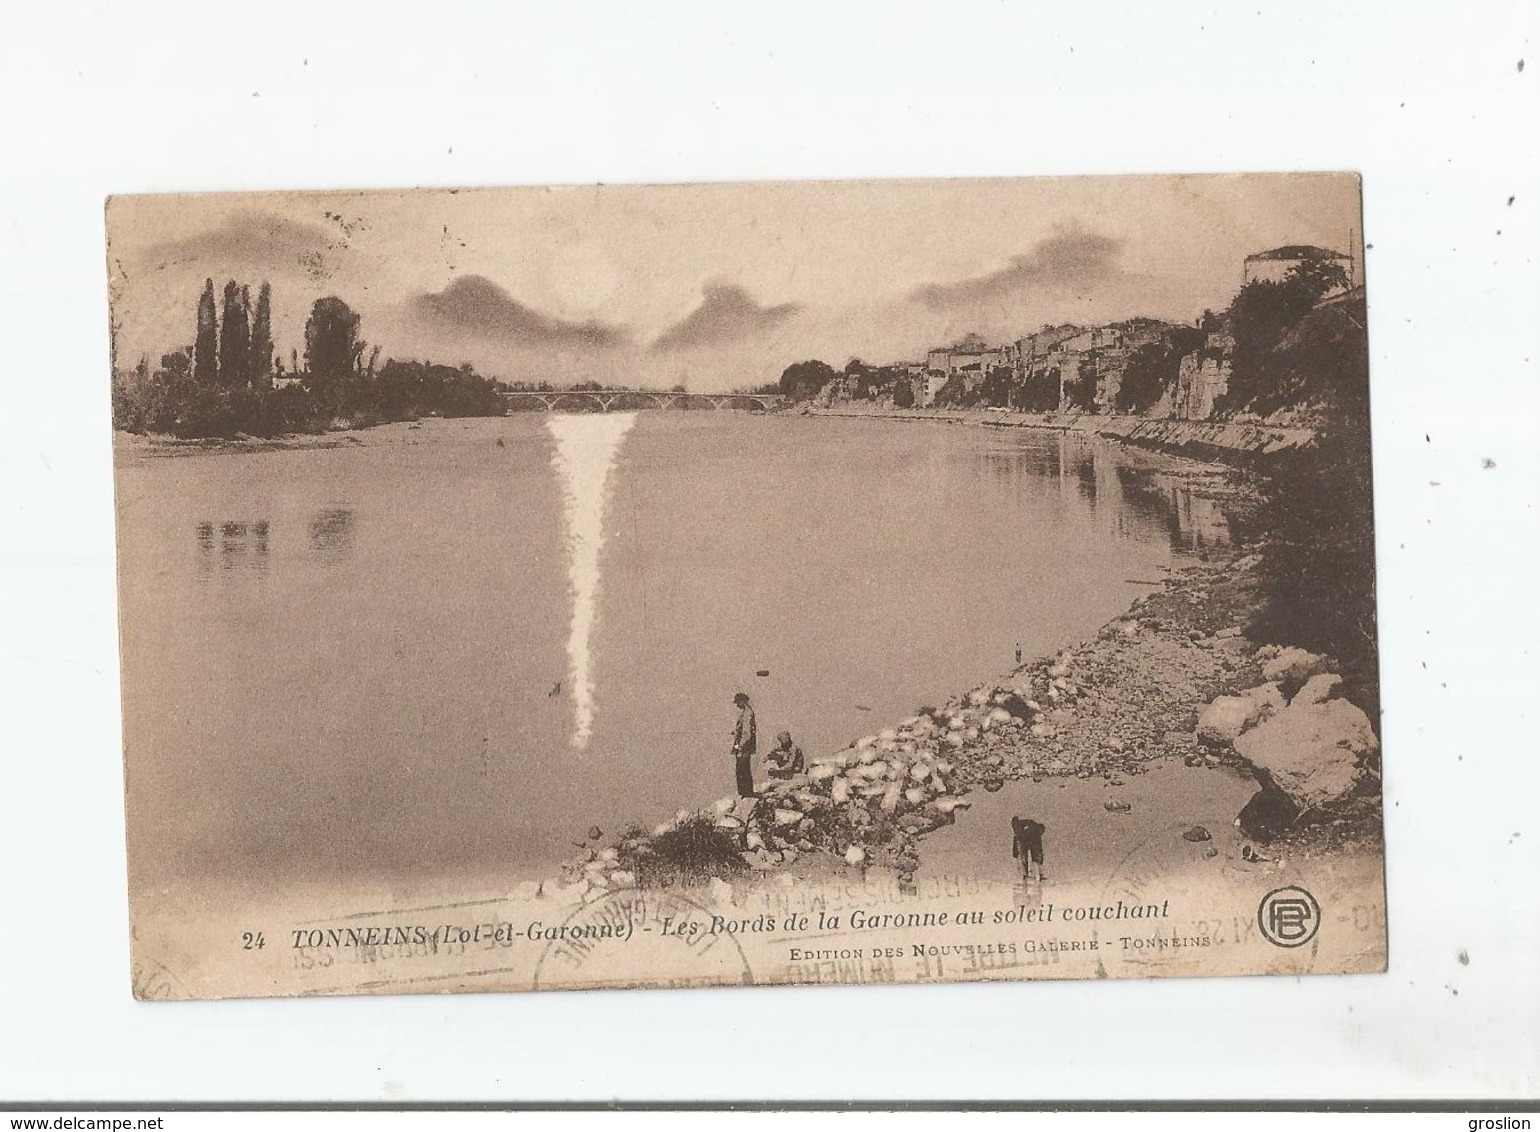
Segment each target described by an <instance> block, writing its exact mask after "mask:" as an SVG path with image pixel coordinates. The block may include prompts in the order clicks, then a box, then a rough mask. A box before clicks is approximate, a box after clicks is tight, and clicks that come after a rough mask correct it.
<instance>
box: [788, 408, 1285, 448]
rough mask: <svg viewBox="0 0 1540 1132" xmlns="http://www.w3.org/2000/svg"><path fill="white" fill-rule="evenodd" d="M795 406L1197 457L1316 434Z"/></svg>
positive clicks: (1121, 419)
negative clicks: (1034, 431) (1080, 439)
mask: <svg viewBox="0 0 1540 1132" xmlns="http://www.w3.org/2000/svg"><path fill="white" fill-rule="evenodd" d="M794 411H796V412H801V413H803V414H805V415H808V416H830V417H867V418H872V417H876V418H881V419H884V420H909V421H939V422H942V423H945V424H965V425H984V426H988V427H991V428H1029V429H1038V430H1042V431H1047V432H1058V433H1065V434H1068V435H1072V436H1084V437H1100V438H1102V439H1106V440H1116V441H1119V442H1121V443H1124V444H1131V445H1135V446H1137V447H1143V448H1152V449H1156V450H1158V451H1161V452H1166V453H1169V454H1172V455H1177V456H1191V457H1196V458H1199V459H1213V458H1225V457H1230V458H1234V457H1241V456H1269V455H1272V454H1274V453H1276V452H1283V451H1286V450H1288V449H1291V448H1299V447H1301V446H1303V445H1305V444H1308V443H1310V441H1311V440H1312V439H1313V438H1314V437H1315V431H1314V430H1313V429H1309V428H1301V427H1298V426H1296V425H1292V424H1282V423H1276V422H1273V421H1267V420H1250V421H1185V420H1162V419H1157V418H1153V417H1141V416H1113V415H1108V414H1104V413H1086V412H1080V411H1078V410H1066V411H1064V412H1052V413H1026V412H1015V411H1008V410H1005V409H898V408H894V407H893V406H891V405H860V404H851V403H846V404H837V405H832V406H828V407H825V408H816V407H814V406H812V405H811V404H807V403H804V404H802V405H800V406H798V408H797V409H796V410H794Z"/></svg>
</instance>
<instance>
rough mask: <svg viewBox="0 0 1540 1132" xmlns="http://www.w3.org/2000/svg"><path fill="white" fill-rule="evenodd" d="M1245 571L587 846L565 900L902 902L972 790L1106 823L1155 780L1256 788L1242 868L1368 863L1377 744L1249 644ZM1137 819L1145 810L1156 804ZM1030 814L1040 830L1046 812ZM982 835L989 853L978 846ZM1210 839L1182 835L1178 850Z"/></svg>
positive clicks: (1359, 720)
mask: <svg viewBox="0 0 1540 1132" xmlns="http://www.w3.org/2000/svg"><path fill="white" fill-rule="evenodd" d="M1257 565H1258V561H1257V559H1256V558H1255V556H1252V555H1246V554H1236V555H1235V556H1234V557H1231V558H1228V559H1226V560H1213V561H1207V562H1203V563H1199V564H1196V565H1193V566H1189V567H1187V568H1184V569H1182V570H1179V571H1175V572H1173V573H1172V574H1171V575H1170V576H1169V577H1168V578H1167V580H1166V581H1165V582H1164V584H1163V585H1161V586H1160V588H1159V589H1157V590H1156V591H1154V592H1152V593H1150V594H1148V595H1146V596H1144V597H1141V598H1139V599H1138V600H1137V601H1135V602H1134V603H1133V605H1132V606H1131V607H1130V608H1129V610H1128V611H1127V612H1126V613H1124V614H1123V615H1122V616H1120V617H1118V618H1115V619H1114V620H1112V621H1111V622H1109V623H1108V624H1107V625H1106V626H1104V627H1103V628H1102V630H1101V631H1100V633H1098V634H1097V635H1096V636H1095V637H1094V638H1093V639H1091V640H1089V641H1086V642H1084V643H1082V644H1080V645H1078V646H1075V647H1073V648H1070V649H1067V650H1065V651H1063V652H1061V653H1059V654H1058V655H1056V656H1052V657H1046V658H1042V659H1039V660H1036V661H1033V662H1031V663H1028V664H1025V665H1023V666H1021V667H1020V668H1018V669H1016V670H1015V671H1013V672H1011V673H1009V674H1007V675H1006V676H1005V677H1004V678H1002V679H1001V680H999V681H998V682H996V683H991V684H985V685H982V686H979V687H976V688H970V689H968V690H967V691H966V692H963V693H961V694H959V695H956V696H954V697H952V698H950V699H948V700H947V701H946V702H944V703H942V704H940V705H939V706H935V707H926V708H922V709H921V710H920V711H919V712H918V713H917V714H916V715H915V716H913V717H911V718H909V719H905V720H902V721H900V722H898V723H897V724H895V725H894V726H893V727H890V728H887V729H885V730H882V731H878V732H874V733H873V734H870V735H867V736H863V737H862V738H860V739H859V740H857V741H856V742H854V743H852V744H851V745H850V746H849V747H848V748H845V749H843V750H840V751H836V752H833V753H829V754H826V755H822V756H820V757H816V758H814V759H813V760H812V762H811V764H810V767H809V772H808V773H807V774H806V775H802V776H799V777H797V778H795V779H792V780H790V781H784V782H767V783H762V784H761V785H760V787H759V793H758V796H757V797H755V798H751V799H738V798H731V797H728V798H723V799H721V800H719V801H717V802H715V803H713V804H711V805H708V806H705V807H702V808H701V809H699V810H685V811H681V812H680V813H679V814H678V815H676V817H675V818H674V819H673V820H671V821H669V822H665V823H663V824H662V825H659V826H657V827H655V828H654V829H651V830H643V829H631V830H628V831H626V832H625V833H624V834H623V835H622V836H620V837H619V838H615V839H610V840H608V841H606V839H605V838H604V836H603V834H602V832H601V831H598V830H592V831H590V833H591V835H593V836H592V837H591V841H592V845H591V848H589V849H588V850H587V851H586V852H585V853H584V854H583V855H582V857H581V858H579V859H577V860H574V861H572V862H571V863H570V864H569V865H568V866H567V867H566V869H565V870H564V874H563V878H562V882H563V885H564V887H565V886H573V887H576V888H577V889H578V890H579V891H578V892H577V893H575V894H579V895H582V896H583V897H584V898H585V899H586V898H597V897H598V896H599V895H602V894H603V893H604V892H606V891H609V890H610V889H612V888H617V887H623V886H628V885H633V884H639V885H641V886H643V887H647V886H651V885H668V884H675V883H686V884H688V883H711V882H713V881H717V882H722V881H725V880H730V879H731V878H732V877H733V876H734V875H743V874H746V873H769V872H775V871H781V872H784V871H789V872H790V873H791V875H793V876H799V877H800V876H806V877H813V876H822V875H827V874H828V873H829V872H830V871H835V872H838V871H840V870H842V869H860V870H865V869H868V868H872V867H877V868H883V869H887V870H891V871H892V873H893V874H894V875H895V876H896V878H897V880H898V882H899V885H900V886H901V887H904V886H907V885H910V884H912V882H913V877H914V874H915V871H916V870H917V869H918V868H919V864H920V859H921V856H922V855H923V853H924V845H925V839H926V837H927V835H929V834H931V833H932V832H934V831H936V830H938V829H941V828H942V827H944V826H952V825H954V823H955V824H956V825H957V826H958V827H965V826H966V823H967V822H968V813H967V811H968V808H969V806H970V804H971V803H970V798H976V797H977V793H976V792H978V791H983V792H988V793H993V792H996V791H999V790H1001V789H1003V788H1004V787H1005V785H1006V783H1008V782H1011V781H1013V780H1021V779H1031V780H1033V781H1035V782H1049V781H1052V780H1056V779H1058V780H1063V779H1100V780H1101V781H1102V783H1103V784H1104V785H1105V787H1106V790H1105V794H1106V800H1105V803H1104V806H1103V811H1104V813H1105V814H1106V820H1108V821H1117V820H1119V819H1120V816H1121V815H1124V814H1126V813H1127V811H1128V810H1129V808H1130V803H1128V802H1125V801H1123V800H1122V799H1121V798H1120V797H1119V787H1121V786H1123V785H1124V784H1125V783H1126V782H1128V781H1129V780H1130V779H1132V778H1135V777H1137V776H1141V775H1145V774H1147V773H1149V772H1150V771H1151V770H1152V769H1154V768H1155V767H1156V766H1157V765H1159V764H1162V763H1166V762H1171V763H1175V764H1180V765H1182V766H1184V767H1187V768H1195V769H1197V770H1200V771H1201V770H1212V771H1219V770H1220V769H1221V768H1226V772H1227V773H1229V774H1231V775H1234V774H1235V772H1236V771H1237V770H1239V771H1243V772H1246V773H1249V774H1250V775H1251V776H1253V778H1254V779H1255V783H1256V789H1255V794H1254V796H1253V797H1252V799H1251V800H1250V801H1249V802H1247V803H1246V804H1245V805H1244V806H1243V807H1242V808H1241V809H1240V811H1239V812H1238V813H1237V814H1236V815H1235V817H1234V819H1233V820H1234V821H1235V822H1236V823H1238V826H1239V832H1240V838H1239V841H1236V839H1234V838H1231V839H1230V841H1231V842H1234V843H1235V844H1237V846H1238V849H1237V852H1238V855H1239V856H1240V857H1241V859H1243V860H1245V861H1265V860H1268V859H1271V857H1272V856H1274V855H1276V854H1279V853H1281V852H1285V851H1290V852H1292V851H1295V850H1300V851H1304V852H1307V853H1316V852H1344V851H1356V850H1368V851H1374V850H1376V849H1377V846H1378V839H1379V837H1380V797H1379V766H1378V745H1377V741H1376V739H1375V736H1374V730H1373V727H1372V726H1371V724H1370V721H1369V719H1368V717H1367V716H1366V715H1365V714H1364V713H1363V712H1362V711H1361V710H1360V709H1359V708H1358V707H1357V706H1355V705H1353V704H1352V703H1350V702H1348V701H1347V700H1345V699H1343V698H1341V695H1342V692H1343V688H1342V684H1341V681H1340V680H1339V679H1338V678H1337V677H1336V676H1335V675H1333V674H1332V673H1331V671H1330V670H1331V668H1332V667H1333V663H1332V661H1331V659H1330V658H1328V657H1322V656H1317V655H1314V654H1310V653H1307V652H1305V651H1304V650H1301V649H1296V648H1281V647H1279V646H1277V645H1266V646H1264V645H1259V644H1258V643H1257V642H1255V641H1252V640H1250V639H1248V638H1247V637H1246V635H1245V631H1244V626H1245V625H1246V624H1247V623H1248V621H1249V619H1250V617H1251V616H1252V614H1253V613H1254V612H1255V610H1256V608H1257V604H1258V602H1259V597H1258V588H1259V587H1258V579H1257V576H1256V568H1257ZM1141 804H1143V805H1154V806H1156V807H1159V806H1160V805H1161V801H1160V795H1159V792H1158V791H1157V792H1156V794H1155V800H1154V801H1153V802H1149V801H1146V802H1144V803H1141ZM1036 816H1037V817H1039V818H1040V819H1042V820H1044V821H1046V823H1047V824H1048V826H1049V827H1050V829H1051V828H1053V826H1054V822H1055V815H1054V814H1053V813H1051V812H1048V813H1039V814H1037V815H1036ZM965 832H966V831H965V829H964V828H958V829H957V830H956V831H955V834H954V835H953V836H955V835H956V834H964V833H965ZM978 835H979V836H980V837H981V838H985V839H987V840H988V841H989V842H990V843H991V844H992V843H994V842H997V841H1000V840H1001V832H1000V830H997V829H994V828H990V829H988V830H982V829H981V830H979V831H978ZM1210 836H1211V833H1210V831H1208V830H1206V829H1201V828H1198V829H1193V830H1191V831H1190V837H1189V840H1195V841H1206V840H1208V839H1209V838H1210ZM1214 852H1217V850H1214Z"/></svg>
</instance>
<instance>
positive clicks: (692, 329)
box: [652, 283, 802, 352]
mask: <svg viewBox="0 0 1540 1132" xmlns="http://www.w3.org/2000/svg"><path fill="white" fill-rule="evenodd" d="M701 291H702V298H701V303H700V306H698V307H696V308H695V309H694V310H693V311H691V312H690V313H689V314H688V315H686V316H685V317H684V318H683V319H681V320H680V321H679V322H677V323H675V324H674V325H673V326H671V327H669V328H668V329H667V330H665V331H664V332H663V333H662V334H660V335H658V338H657V340H656V341H654V342H653V344H652V348H653V349H654V350H656V351H660V352H666V351H671V350H688V349H690V348H692V347H695V346H713V345H720V344H722V343H726V342H737V341H741V340H743V339H745V338H750V337H752V336H754V335H756V334H759V333H761V332H763V331H766V330H772V329H774V328H775V327H777V326H779V325H780V324H781V323H783V322H785V321H786V320H787V319H789V318H791V317H792V315H794V314H796V313H797V312H798V311H799V310H801V309H802V308H801V306H800V305H799V304H797V303H780V304H779V305H777V306H773V307H767V306H762V305H761V304H760V303H758V302H756V301H755V299H754V297H753V296H752V295H750V294H749V293H748V292H747V291H745V290H744V289H743V288H742V287H739V286H736V285H735V284H732V283H707V284H706V285H705V286H704V287H703V288H702V289H701Z"/></svg>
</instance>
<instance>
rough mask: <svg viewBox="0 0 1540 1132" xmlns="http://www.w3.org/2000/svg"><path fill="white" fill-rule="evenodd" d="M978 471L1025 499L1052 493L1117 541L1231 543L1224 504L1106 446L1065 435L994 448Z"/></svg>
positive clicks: (979, 458) (982, 455) (1197, 546)
mask: <svg viewBox="0 0 1540 1132" xmlns="http://www.w3.org/2000/svg"><path fill="white" fill-rule="evenodd" d="M975 463H976V466H977V469H978V470H980V471H983V472H984V473H986V474H987V475H989V476H990V478H992V479H994V480H996V481H999V482H1006V483H1009V484H1010V485H1011V486H1012V488H1013V489H1014V491H1015V493H1016V494H1017V495H1019V496H1022V497H1023V505H1024V506H1026V505H1028V500H1027V498H1026V497H1027V496H1029V495H1035V494H1040V493H1041V492H1042V491H1044V490H1047V491H1050V492H1052V491H1056V492H1057V494H1058V496H1059V502H1060V506H1061V507H1062V508H1063V509H1064V511H1065V512H1067V513H1069V514H1079V515H1083V516H1085V517H1087V518H1090V519H1091V520H1092V521H1093V522H1094V523H1095V524H1096V526H1097V527H1098V528H1100V529H1102V530H1105V531H1107V532H1109V533H1111V534H1113V535H1115V536H1116V537H1118V538H1120V539H1131V540H1145V539H1149V538H1151V537H1158V538H1161V539H1163V540H1164V541H1166V542H1168V543H1169V544H1170V546H1171V547H1172V548H1174V549H1176V550H1182V551H1188V552H1192V551H1199V550H1204V549H1207V548H1210V547H1222V546H1229V545H1230V543H1231V538H1230V521H1229V518H1228V516H1227V515H1226V514H1225V510H1224V507H1223V506H1222V505H1221V504H1220V503H1219V502H1218V501H1217V500H1214V499H1209V498H1205V497H1204V496H1202V495H1200V494H1198V493H1196V492H1195V491H1193V489H1192V488H1191V487H1190V486H1189V485H1187V484H1184V483H1183V482H1181V481H1180V480H1179V479H1176V478H1174V477H1172V476H1170V475H1168V474H1166V473H1163V472H1160V471H1158V470H1156V469H1154V468H1149V467H1140V466H1138V465H1135V464H1130V463H1128V462H1127V461H1126V454H1125V453H1122V452H1120V451H1119V450H1118V449H1116V448H1114V447H1113V446H1112V445H1110V444H1102V443H1097V442H1095V441H1089V440H1083V439H1080V438H1077V437H1069V436H1063V437H1060V438H1058V440H1057V442H1056V443H1055V442H1050V443H1048V444H1042V445H1025V446H1022V447H1015V446H1001V447H991V448H989V449H985V450H982V451H980V452H978V453H977V454H976V459H975Z"/></svg>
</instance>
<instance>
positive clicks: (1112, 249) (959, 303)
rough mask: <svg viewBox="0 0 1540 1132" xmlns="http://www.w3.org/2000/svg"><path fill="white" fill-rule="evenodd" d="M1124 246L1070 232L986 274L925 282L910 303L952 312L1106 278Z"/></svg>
mask: <svg viewBox="0 0 1540 1132" xmlns="http://www.w3.org/2000/svg"><path fill="white" fill-rule="evenodd" d="M1122 248H1123V241H1122V240H1115V239H1113V238H1112V237H1110V236H1101V235H1097V234H1096V233H1094V232H1087V231H1085V230H1084V229H1082V228H1068V229H1064V230H1062V231H1059V232H1056V233H1054V234H1053V235H1052V236H1049V237H1048V238H1047V239H1045V240H1040V241H1038V243H1037V246H1035V247H1034V248H1033V249H1032V250H1031V251H1030V252H1029V253H1027V254H1026V255H1017V256H1012V257H1011V260H1010V263H1009V265H1008V266H1006V267H1002V268H1001V269H1000V270H998V271H991V272H989V273H988V274H987V275H977V276H974V277H973V278H972V279H960V280H958V281H957V282H955V283H927V284H925V285H924V286H923V287H918V288H916V289H915V290H914V291H912V292H911V293H910V296H909V297H910V298H911V299H914V300H915V301H917V302H920V303H923V304H925V305H926V306H927V307H930V308H932V309H933V310H950V309H953V308H957V307H965V306H970V305H973V304H976V303H981V302H988V301H990V300H993V299H999V298H1004V297H1006V296H1013V295H1016V294H1018V293H1020V292H1022V291H1024V290H1026V289H1027V288H1029V287H1056V286H1063V285H1065V284H1071V283H1087V282H1091V281H1094V280H1098V279H1105V278H1107V277H1108V276H1110V275H1112V274H1113V273H1114V270H1115V268H1116V266H1117V258H1118V254H1119V253H1120V252H1121V251H1122Z"/></svg>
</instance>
